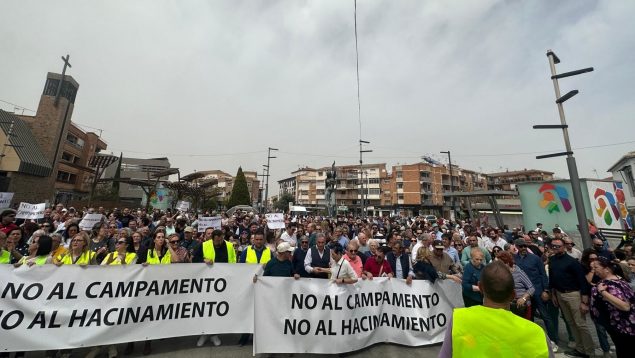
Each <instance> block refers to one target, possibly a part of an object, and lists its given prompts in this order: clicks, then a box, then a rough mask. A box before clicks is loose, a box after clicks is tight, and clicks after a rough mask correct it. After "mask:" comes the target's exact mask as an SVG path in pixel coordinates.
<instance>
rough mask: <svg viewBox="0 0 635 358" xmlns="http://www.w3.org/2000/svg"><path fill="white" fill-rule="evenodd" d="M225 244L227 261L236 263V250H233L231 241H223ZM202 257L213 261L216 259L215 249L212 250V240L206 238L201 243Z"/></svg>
mask: <svg viewBox="0 0 635 358" xmlns="http://www.w3.org/2000/svg"><path fill="white" fill-rule="evenodd" d="M225 245H226V246H227V262H228V263H230V264H235V263H236V251H234V245H232V243H231V242H229V241H225ZM203 258H204V259H207V260H211V261H214V260H215V259H216V251H215V250H214V241H213V240H207V241H205V242H204V243H203Z"/></svg>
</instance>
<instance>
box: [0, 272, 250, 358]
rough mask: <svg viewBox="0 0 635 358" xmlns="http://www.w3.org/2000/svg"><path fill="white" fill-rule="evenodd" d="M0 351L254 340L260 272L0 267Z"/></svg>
mask: <svg viewBox="0 0 635 358" xmlns="http://www.w3.org/2000/svg"><path fill="white" fill-rule="evenodd" d="M0 266H2V267H0V277H2V281H1V282H0V322H1V324H2V327H1V328H0V332H1V335H0V337H2V349H3V350H5V351H8V352H11V351H39V350H45V349H64V348H77V347H86V346H88V347H89V346H99V345H109V344H118V343H124V342H134V341H145V340H148V339H161V338H168V337H178V336H190V335H200V334H219V333H253V322H254V320H253V318H254V306H253V300H254V297H253V293H254V288H253V286H254V284H253V283H252V280H251V278H252V277H253V276H254V274H256V273H257V272H258V270H261V269H262V267H261V266H260V265H236V264H222V263H216V264H214V266H212V267H210V266H208V265H205V264H173V265H150V266H147V267H144V266H141V265H123V266H88V267H85V268H82V267H79V266H76V265H63V266H61V267H57V266H55V265H43V266H33V267H27V266H26V265H23V266H22V267H20V268H18V269H14V268H13V266H12V265H0Z"/></svg>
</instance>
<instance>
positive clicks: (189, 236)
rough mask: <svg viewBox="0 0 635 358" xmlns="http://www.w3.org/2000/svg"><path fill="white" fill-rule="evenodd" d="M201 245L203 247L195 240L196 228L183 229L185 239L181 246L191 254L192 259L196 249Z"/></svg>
mask: <svg viewBox="0 0 635 358" xmlns="http://www.w3.org/2000/svg"><path fill="white" fill-rule="evenodd" d="M200 245H201V243H200V242H198V241H197V240H194V228H193V227H191V226H186V227H185V229H183V238H182V240H181V246H182V247H183V248H185V249H186V250H187V252H189V254H190V257H191V256H192V254H194V250H196V248H197V247H198V246H200Z"/></svg>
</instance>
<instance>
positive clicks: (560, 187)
mask: <svg viewBox="0 0 635 358" xmlns="http://www.w3.org/2000/svg"><path fill="white" fill-rule="evenodd" d="M580 184H581V186H582V200H583V204H584V211H585V217H586V218H587V219H592V220H593V221H594V222H595V223H596V225H597V226H598V227H600V228H607V229H608V228H613V229H620V228H622V227H623V225H624V224H625V223H626V222H625V218H626V217H627V211H626V204H625V202H624V199H625V195H624V190H623V187H622V183H621V182H614V181H604V180H589V179H582V180H581V183H580ZM518 194H519V196H520V203H521V207H522V210H523V222H524V225H525V227H526V228H529V229H533V228H535V227H536V223H542V224H544V227H545V228H549V229H550V228H553V227H555V225H556V224H558V225H559V226H560V227H562V228H563V229H564V230H565V231H566V232H571V231H573V232H577V231H578V218H577V215H576V211H575V201H574V199H573V192H572V191H571V183H570V182H569V181H568V180H553V181H549V182H538V183H531V182H528V183H520V184H518Z"/></svg>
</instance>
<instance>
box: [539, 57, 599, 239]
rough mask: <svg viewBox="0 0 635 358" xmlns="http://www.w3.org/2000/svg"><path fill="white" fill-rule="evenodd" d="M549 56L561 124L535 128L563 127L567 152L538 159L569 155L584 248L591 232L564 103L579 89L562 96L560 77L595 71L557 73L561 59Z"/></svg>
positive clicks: (572, 185)
mask: <svg viewBox="0 0 635 358" xmlns="http://www.w3.org/2000/svg"><path fill="white" fill-rule="evenodd" d="M547 57H548V58H549V67H550V69H551V80H552V81H553V89H554V91H555V93H556V105H557V106H558V114H559V116H560V124H547V125H535V126H534V129H562V136H563V137H564V145H565V149H566V151H565V152H560V153H554V154H546V155H539V156H537V157H536V159H544V158H553V157H559V156H563V155H566V156H567V168H568V169H569V177H570V180H571V191H573V200H574V202H575V211H576V215H577V217H578V230H580V235H581V236H582V245H583V246H584V248H585V249H586V248H589V247H591V235H590V234H589V227H588V225H587V221H586V214H585V211H584V203H583V202H582V189H581V187H580V177H579V175H578V166H577V164H576V161H575V157H574V156H573V151H572V149H571V142H570V141H569V130H568V128H569V126H568V125H567V122H566V120H565V117H564V108H563V106H562V104H563V103H564V102H565V101H567V100H568V99H570V98H572V97H573V96H575V95H576V94H578V90H573V91H569V92H568V93H567V94H565V95H564V96H560V85H559V84H558V80H559V79H560V78H565V77H571V76H576V75H580V74H583V73H587V72H591V71H593V67H588V68H583V69H581V70H576V71H571V72H564V73H560V74H557V73H556V64H558V63H560V59H559V58H558V56H556V54H555V53H554V52H553V51H551V50H549V51H547Z"/></svg>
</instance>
